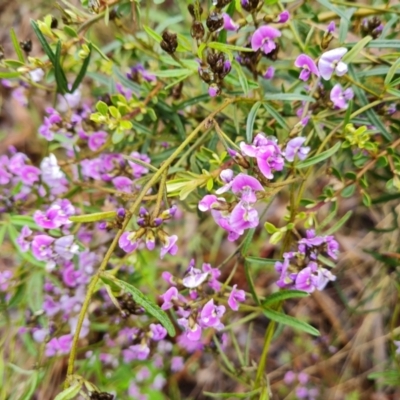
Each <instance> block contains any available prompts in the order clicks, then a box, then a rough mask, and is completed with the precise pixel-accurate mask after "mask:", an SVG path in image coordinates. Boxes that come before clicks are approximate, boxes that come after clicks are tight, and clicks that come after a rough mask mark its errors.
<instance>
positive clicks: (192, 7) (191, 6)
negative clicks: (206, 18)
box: [188, 4, 203, 18]
mask: <svg viewBox="0 0 400 400" xmlns="http://www.w3.org/2000/svg"><path fill="white" fill-rule="evenodd" d="M188 10H189V13H190V15H191V16H192V17H193V18H200V16H201V14H203V7H202V6H201V5H199V6H198V8H197V10H196V8H195V5H194V4H189V5H188ZM196 11H197V13H198V15H197V16H196Z"/></svg>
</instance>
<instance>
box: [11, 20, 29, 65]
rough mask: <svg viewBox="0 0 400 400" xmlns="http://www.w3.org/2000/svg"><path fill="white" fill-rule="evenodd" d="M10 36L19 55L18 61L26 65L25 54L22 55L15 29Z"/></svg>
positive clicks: (12, 29)
mask: <svg viewBox="0 0 400 400" xmlns="http://www.w3.org/2000/svg"><path fill="white" fill-rule="evenodd" d="M10 36H11V41H12V44H13V47H14V50H15V52H16V53H17V56H18V60H19V61H21V62H22V63H25V58H24V54H23V53H22V50H21V46H20V45H19V41H18V39H17V35H16V34H15V31H14V28H11V30H10Z"/></svg>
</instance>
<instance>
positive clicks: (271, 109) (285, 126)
mask: <svg viewBox="0 0 400 400" xmlns="http://www.w3.org/2000/svg"><path fill="white" fill-rule="evenodd" d="M263 106H264V108H265V109H266V110H267V111H268V112H269V113H270V114H271V116H272V117H273V118H274V119H275V121H276V122H277V123H278V124H279V125H280V126H281V128H283V129H289V127H288V124H287V123H286V121H285V119H284V118H283V117H282V115H281V114H279V112H278V111H276V110H275V108H274V107H272V106H271V105H270V104H268V103H264V102H263Z"/></svg>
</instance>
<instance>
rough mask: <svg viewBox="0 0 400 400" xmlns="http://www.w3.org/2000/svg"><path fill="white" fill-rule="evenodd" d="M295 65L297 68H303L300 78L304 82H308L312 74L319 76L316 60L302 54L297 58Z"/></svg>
mask: <svg viewBox="0 0 400 400" xmlns="http://www.w3.org/2000/svg"><path fill="white" fill-rule="evenodd" d="M294 65H295V66H296V67H297V68H302V71H301V72H300V76H299V78H300V79H301V80H302V81H308V79H309V78H310V75H311V74H314V75H316V76H319V71H318V68H317V66H316V65H315V62H314V60H313V59H312V58H311V57H309V56H308V55H307V54H300V55H299V56H298V57H297V58H296V61H295V62H294Z"/></svg>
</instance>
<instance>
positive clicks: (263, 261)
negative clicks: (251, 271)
mask: <svg viewBox="0 0 400 400" xmlns="http://www.w3.org/2000/svg"><path fill="white" fill-rule="evenodd" d="M246 261H247V262H249V263H251V264H257V265H263V266H265V267H273V266H274V265H275V263H276V262H277V261H281V260H276V259H273V258H262V257H246Z"/></svg>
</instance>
